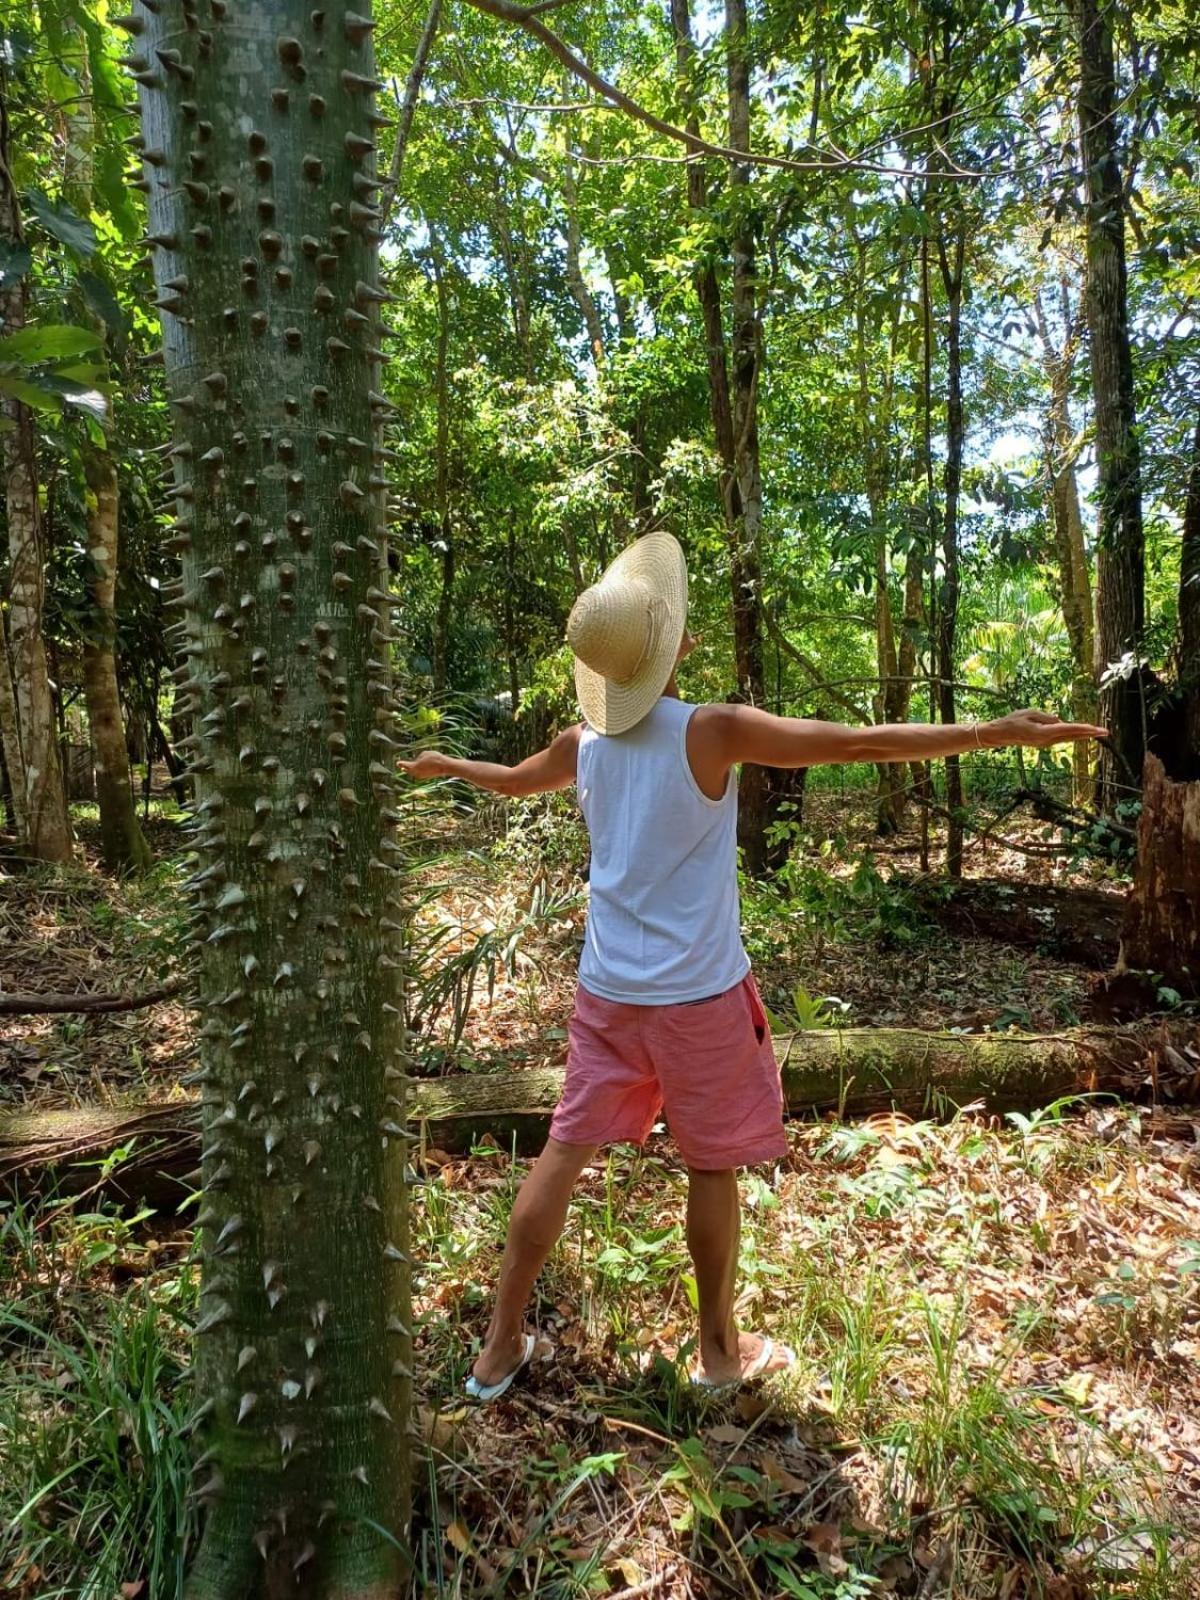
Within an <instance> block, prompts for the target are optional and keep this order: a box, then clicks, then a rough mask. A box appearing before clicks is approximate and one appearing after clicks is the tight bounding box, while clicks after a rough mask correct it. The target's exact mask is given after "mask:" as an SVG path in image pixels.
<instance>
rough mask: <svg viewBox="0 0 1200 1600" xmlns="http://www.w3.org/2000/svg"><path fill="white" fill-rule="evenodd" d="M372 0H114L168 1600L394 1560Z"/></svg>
mask: <svg viewBox="0 0 1200 1600" xmlns="http://www.w3.org/2000/svg"><path fill="white" fill-rule="evenodd" d="M368 10H369V8H368V7H367V6H366V5H365V4H360V5H359V6H358V8H357V9H356V10H355V11H353V12H349V11H348V12H345V13H343V12H341V11H324V10H320V9H318V10H316V11H313V10H312V9H311V8H310V6H309V5H307V4H304V3H301V0H271V3H270V4H265V5H260V6H252V7H242V8H230V10H229V11H228V13H226V11H225V9H224V8H219V9H217V10H214V11H213V13H212V14H211V15H209V13H208V12H207V11H206V12H205V15H204V18H203V27H201V28H195V27H192V26H187V27H185V26H184V25H183V21H182V20H181V19H180V14H179V12H178V11H177V9H176V8H175V7H167V6H157V5H156V6H153V7H151V8H143V12H142V13H140V14H138V15H137V16H135V18H134V19H132V24H131V27H132V31H133V34H134V40H133V54H134V56H135V57H140V58H141V65H138V64H137V62H136V61H135V65H134V71H135V74H136V77H137V81H138V83H139V85H140V91H141V95H140V97H141V111H142V131H143V135H144V138H145V143H146V147H147V151H148V152H151V151H152V152H154V156H153V159H151V160H147V161H146V164H145V178H146V181H147V184H148V198H149V211H150V242H151V244H152V246H153V248H154V267H155V282H156V287H157V291H158V297H157V300H156V302H155V303H156V305H157V306H158V307H159V309H160V310H161V312H162V313H163V341H164V354H165V365H166V383H167V389H168V395H169V399H170V403H171V407H172V411H173V413H174V416H175V419H176V422H175V444H174V447H173V460H174V463H175V486H174V490H173V495H174V498H175V501H176V504H177V507H178V513H177V523H176V528H175V535H176V538H177V540H178V541H179V545H180V547H181V548H182V551H183V580H182V594H181V596H180V599H181V602H182V606H183V614H184V621H183V623H182V625H181V628H182V633H181V638H182V645H183V651H184V654H185V657H186V660H187V662H188V663H189V665H190V667H191V669H192V670H191V676H190V677H189V678H188V679H186V680H185V682H184V683H183V685H182V686H181V689H182V693H183V694H184V696H185V697H186V709H187V712H188V713H189V714H190V716H191V719H192V732H191V734H190V736H189V738H188V739H187V741H186V746H187V748H188V750H189V751H190V760H191V765H190V769H189V770H190V772H191V773H192V775H193V776H194V777H195V779H196V791H197V794H196V799H197V804H196V837H195V848H196V851H197V853H198V857H199V870H198V871H197V872H196V874H195V875H194V877H193V879H192V889H193V891H194V895H195V900H196V913H195V921H194V927H195V943H196V954H197V967H198V980H197V982H198V990H199V996H200V1003H201V1006H202V1012H201V1015H202V1017H203V1022H202V1025H201V1026H200V1028H199V1030H198V1037H199V1046H200V1063H201V1064H200V1074H199V1077H200V1081H201V1083H202V1084H203V1117H202V1122H203V1140H204V1148H203V1151H202V1154H201V1163H202V1176H203V1189H204V1196H203V1205H202V1209H201V1210H200V1213H199V1216H198V1218H197V1222H198V1224H199V1227H200V1229H201V1230H202V1238H203V1273H202V1283H201V1296H200V1318H199V1322H198V1324H197V1327H196V1330H195V1333H196V1392H197V1398H198V1400H199V1402H200V1405H199V1409H198V1411H197V1413H196V1416H195V1418H194V1419H193V1420H194V1427H195V1432H196V1434H197V1436H198V1438H199V1441H200V1447H201V1450H202V1452H203V1458H202V1459H203V1465H202V1466H201V1468H200V1470H199V1471H198V1474H197V1477H196V1480H195V1482H196V1490H195V1499H196V1500H197V1502H198V1503H199V1504H200V1505H201V1506H202V1507H203V1508H204V1509H205V1511H206V1513H207V1515H206V1520H205V1526H204V1530H203V1536H202V1542H201V1544H200V1548H199V1551H198V1554H197V1557H196V1561H195V1565H194V1567H193V1569H192V1572H191V1574H190V1576H189V1578H188V1582H187V1588H186V1594H187V1596H188V1600H278V1597H281V1596H283V1595H288V1596H291V1597H296V1600H331V1597H334V1596H336V1597H337V1600H384V1597H385V1596H392V1595H394V1594H396V1593H397V1592H398V1590H399V1588H400V1587H401V1584H402V1581H404V1580H405V1578H406V1575H407V1570H408V1565H409V1563H408V1560H407V1557H406V1553H405V1544H406V1541H407V1538H408V1518H409V1468H408V1460H409V1458H408V1448H407V1429H408V1426H409V1421H410V1404H411V1352H410V1334H409V1327H408V1325H409V1320H410V1317H409V1309H408V1308H409V1255H408V1239H407V1203H406V1191H405V1142H406V1141H405V1138H404V1133H403V1127H402V1124H403V1122H404V1115H405V1112H404V1086H405V1083H406V1079H405V1076H404V1072H403V1070H402V1066H401V1064H400V1063H401V1062H402V1060H403V1056H402V1051H403V1038H402V1033H401V1029H400V1016H401V994H400V983H399V978H400V970H401V969H400V956H401V943H400V939H399V937H398V935H399V933H400V917H401V914H402V910H401V907H402V901H401V895H400V890H399V883H398V878H399V865H398V862H397V857H398V855H399V846H398V845H396V844H395V842H394V841H393V839H392V838H391V837H390V836H389V835H390V829H391V827H392V826H393V825H394V820H395V813H394V811H393V810H392V804H391V802H392V793H393V789H394V785H393V782H392V779H391V774H390V769H389V768H388V766H387V765H386V763H385V758H386V755H387V753H388V751H389V749H390V747H391V744H392V740H391V737H390V733H391V730H392V729H393V728H394V725H395V724H394V720H393V719H394V709H393V696H392V686H391V667H390V654H391V646H392V642H393V640H394V637H395V636H394V634H393V633H392V631H391V629H390V626H389V622H388V617H389V606H390V601H389V596H388V594H387V591H386V584H387V576H388V567H387V546H386V521H385V517H386V508H385V501H384V495H383V491H384V490H385V488H386V485H385V482H384V479H383V477H382V475H381V471H380V466H381V462H382V460H383V453H382V449H381V446H380V442H379V433H380V423H381V421H382V419H383V417H384V416H385V415H386V414H387V412H388V411H389V410H390V407H389V406H388V404H387V402H386V401H385V400H384V399H383V398H382V397H381V396H380V395H379V393H378V387H379V378H378V376H377V373H378V372H379V369H380V365H381V363H382V361H383V359H384V357H383V352H382V350H381V349H380V344H381V340H382V339H383V338H385V337H386V336H387V334H386V330H384V329H383V328H382V327H381V325H380V323H379V320H378V306H379V303H380V301H381V300H382V299H383V295H382V293H381V291H380V290H379V289H378V286H377V277H378V261H377V250H376V246H377V242H378V238H379V232H378V228H377V227H376V223H377V221H378V216H379V214H378V211H377V210H376V208H375V207H374V206H373V205H372V204H371V196H372V195H373V194H374V193H375V192H376V191H377V188H378V183H377V180H376V164H375V137H376V134H377V131H378V128H379V126H380V119H379V117H377V116H376V114H375V111H374V104H373V93H374V89H375V87H376V84H375V79H374V74H373V51H372V48H371V37H370V28H371V23H370V20H369V16H364V15H363V13H364V12H367V11H368ZM184 20H186V19H184ZM193 20H194V19H193Z"/></svg>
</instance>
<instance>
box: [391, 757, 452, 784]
mask: <svg viewBox="0 0 1200 1600" xmlns="http://www.w3.org/2000/svg"><path fill="white" fill-rule="evenodd" d="M396 765H397V766H398V767H399V768H400V770H401V772H407V773H408V775H409V777H410V778H416V779H417V780H418V781H419V780H420V779H422V778H443V777H445V775H446V758H445V756H444V755H442V753H441V751H440V750H422V751H421V753H420V755H419V756H413V758H412V759H411V760H410V761H398V762H397V763H396Z"/></svg>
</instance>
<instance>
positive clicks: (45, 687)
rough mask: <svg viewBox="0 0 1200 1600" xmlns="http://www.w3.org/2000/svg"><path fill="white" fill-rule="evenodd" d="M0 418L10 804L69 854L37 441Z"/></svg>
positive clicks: (37, 845)
mask: <svg viewBox="0 0 1200 1600" xmlns="http://www.w3.org/2000/svg"><path fill="white" fill-rule="evenodd" d="M7 88H8V86H7V81H6V78H5V75H4V72H3V70H2V68H0V242H3V243H7V244H9V245H14V246H15V245H17V244H19V243H20V242H21V240H22V228H21V211H20V206H19V204H18V201H17V192H16V189H15V188H14V187H13V179H12V170H13V153H12V149H11V147H10V143H9V133H8V93H7ZM24 326H25V282H24V279H19V280H18V281H17V282H16V283H13V284H10V285H9V287H8V288H6V289H4V290H0V332H3V333H6V334H8V333H16V332H17V331H18V329H20V328H23V327H24ZM0 418H2V419H3V430H4V431H3V432H2V433H0V443H2V445H3V462H4V491H5V515H6V517H7V520H8V618H7V622H8V661H7V663H0V666H2V667H3V670H4V671H5V672H6V673H8V672H11V677H10V679H9V684H6V685H5V693H4V696H3V702H4V714H3V737H4V747H5V759H6V762H7V765H8V771H9V781H10V782H11V784H12V789H13V811H14V814H15V818H16V821H17V826H18V829H19V843H20V846H21V848H22V849H23V850H24V851H26V852H28V854H29V855H31V856H34V857H35V858H36V859H38V860H40V861H69V860H70V858H71V824H70V820H69V818H68V815H67V792H66V788H65V786H64V784H63V775H62V762H61V760H60V757H59V749H58V737H57V726H56V721H55V715H54V700H53V696H52V695H51V692H50V669H49V665H48V663H47V660H46V641H45V638H44V636H43V634H42V617H43V612H44V604H45V595H46V568H45V559H46V553H45V546H44V542H43V538H42V517H41V508H40V505H39V501H38V486H37V443H36V440H35V438H34V432H33V418H32V416H31V414H30V412H29V408H28V407H27V406H24V405H22V404H21V402H20V401H19V400H14V399H11V398H10V397H9V396H7V395H5V396H3V397H2V398H0ZM9 685H11V689H12V693H11V695H10V694H9V693H8V692H7V691H8V688H9Z"/></svg>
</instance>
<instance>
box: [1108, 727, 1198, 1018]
mask: <svg viewBox="0 0 1200 1600" xmlns="http://www.w3.org/2000/svg"><path fill="white" fill-rule="evenodd" d="M1116 971H1117V976H1118V977H1120V976H1121V975H1122V974H1124V973H1127V972H1136V973H1145V974H1151V973H1152V974H1153V975H1154V978H1153V982H1152V983H1151V984H1150V985H1149V987H1150V989H1151V990H1152V991H1155V992H1156V991H1157V989H1158V988H1159V987H1160V986H1161V985H1162V984H1164V983H1165V984H1167V985H1168V986H1169V987H1171V988H1173V989H1175V990H1176V991H1177V992H1178V993H1179V994H1181V995H1183V996H1184V997H1185V998H1187V999H1194V998H1196V997H1198V996H1200V780H1196V779H1194V780H1192V781H1191V782H1183V783H1176V782H1175V781H1174V780H1173V779H1172V778H1170V777H1169V776H1168V774H1167V772H1166V770H1165V769H1164V767H1163V764H1162V762H1161V761H1160V760H1159V759H1158V757H1157V756H1155V755H1147V757H1146V766H1145V771H1144V775H1143V790H1142V814H1141V817H1140V818H1139V819H1138V853H1137V868H1136V870H1135V873H1134V879H1133V888H1132V889H1131V890H1130V893H1129V899H1128V901H1127V902H1126V908H1125V922H1124V926H1123V927H1122V930H1121V953H1120V955H1119V956H1118V958H1117V967H1116Z"/></svg>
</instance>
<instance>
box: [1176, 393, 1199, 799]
mask: <svg viewBox="0 0 1200 1600" xmlns="http://www.w3.org/2000/svg"><path fill="white" fill-rule="evenodd" d="M1176 659H1177V661H1178V663H1179V666H1178V678H1179V687H1180V690H1181V692H1182V694H1183V760H1182V761H1181V762H1180V763H1179V764H1178V769H1177V772H1176V776H1178V777H1188V778H1192V779H1195V778H1200V416H1197V418H1196V431H1195V434H1194V435H1193V438H1192V462H1191V468H1190V471H1189V472H1188V492H1187V502H1186V504H1185V506H1184V509H1183V546H1182V549H1181V551H1180V561H1179V636H1178V646H1177V649H1176Z"/></svg>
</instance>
